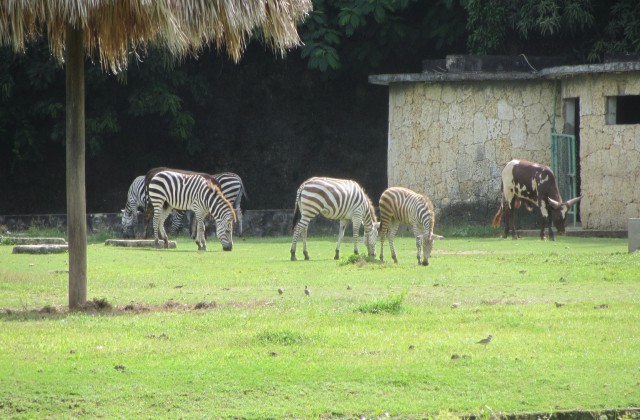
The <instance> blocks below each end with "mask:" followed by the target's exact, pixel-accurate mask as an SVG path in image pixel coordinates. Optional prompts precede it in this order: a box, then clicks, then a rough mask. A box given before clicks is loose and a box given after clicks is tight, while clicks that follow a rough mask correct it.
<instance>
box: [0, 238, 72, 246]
mask: <svg viewBox="0 0 640 420" xmlns="http://www.w3.org/2000/svg"><path fill="white" fill-rule="evenodd" d="M0 244H5V245H45V244H49V245H66V244H67V241H65V239H64V238H30V237H27V236H0Z"/></svg>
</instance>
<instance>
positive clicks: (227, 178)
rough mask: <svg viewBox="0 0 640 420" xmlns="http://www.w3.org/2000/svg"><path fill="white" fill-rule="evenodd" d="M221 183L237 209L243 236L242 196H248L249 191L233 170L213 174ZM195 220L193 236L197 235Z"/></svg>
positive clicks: (223, 190)
mask: <svg viewBox="0 0 640 420" xmlns="http://www.w3.org/2000/svg"><path fill="white" fill-rule="evenodd" d="M211 176H212V177H213V178H214V179H215V180H217V181H218V183H219V184H220V190H222V194H224V196H225V197H227V200H229V202H230V203H231V204H232V205H233V207H234V208H235V211H236V217H237V218H238V233H239V234H240V236H242V208H241V206H240V204H241V201H242V197H244V198H245V199H247V200H248V199H249V197H247V192H246V190H245V189H244V184H243V183H242V178H240V176H239V175H238V174H235V173H233V172H221V173H219V174H213V175H211ZM195 228H196V226H195V221H194V223H192V226H191V236H192V237H193V236H194V235H195Z"/></svg>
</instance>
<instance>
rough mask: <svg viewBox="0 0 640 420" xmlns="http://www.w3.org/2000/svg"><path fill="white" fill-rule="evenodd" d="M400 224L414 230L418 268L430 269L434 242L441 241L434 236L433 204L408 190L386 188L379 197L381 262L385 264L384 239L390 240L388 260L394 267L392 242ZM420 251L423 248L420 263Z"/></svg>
mask: <svg viewBox="0 0 640 420" xmlns="http://www.w3.org/2000/svg"><path fill="white" fill-rule="evenodd" d="M401 224H402V225H409V226H411V227H413V234H414V235H415V237H416V247H417V248H418V264H420V263H422V265H429V257H430V256H431V249H432V248H433V241H434V239H441V238H442V236H439V235H435V234H434V233H433V227H434V224H435V213H434V212H433V204H431V201H430V200H429V198H427V197H426V196H424V195H422V194H418V193H416V192H413V191H411V190H409V189H407V188H402V187H392V188H388V189H387V190H385V191H384V192H383V193H382V196H381V197H380V261H384V255H383V253H384V237H385V235H386V236H387V237H388V238H389V248H391V257H392V258H393V261H394V262H395V263H396V264H397V263H398V258H396V250H395V248H394V247H393V238H394V237H395V236H396V233H397V232H398V228H399V227H400V225H401ZM420 248H422V255H423V258H422V261H420Z"/></svg>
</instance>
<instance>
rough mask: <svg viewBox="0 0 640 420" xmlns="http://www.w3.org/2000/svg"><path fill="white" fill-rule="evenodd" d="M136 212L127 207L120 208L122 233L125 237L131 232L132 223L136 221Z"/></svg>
mask: <svg viewBox="0 0 640 420" xmlns="http://www.w3.org/2000/svg"><path fill="white" fill-rule="evenodd" d="M136 216H137V214H136V212H135V211H132V210H131V209H129V208H124V209H122V233H123V235H124V236H125V237H127V236H129V235H131V234H132V233H133V225H134V224H135V221H136Z"/></svg>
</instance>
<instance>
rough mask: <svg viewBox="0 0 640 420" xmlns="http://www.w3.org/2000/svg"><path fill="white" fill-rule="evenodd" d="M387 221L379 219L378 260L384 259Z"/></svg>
mask: <svg viewBox="0 0 640 420" xmlns="http://www.w3.org/2000/svg"><path fill="white" fill-rule="evenodd" d="M388 223H389V222H384V221H380V262H383V261H384V237H385V235H386V234H387V226H388Z"/></svg>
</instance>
